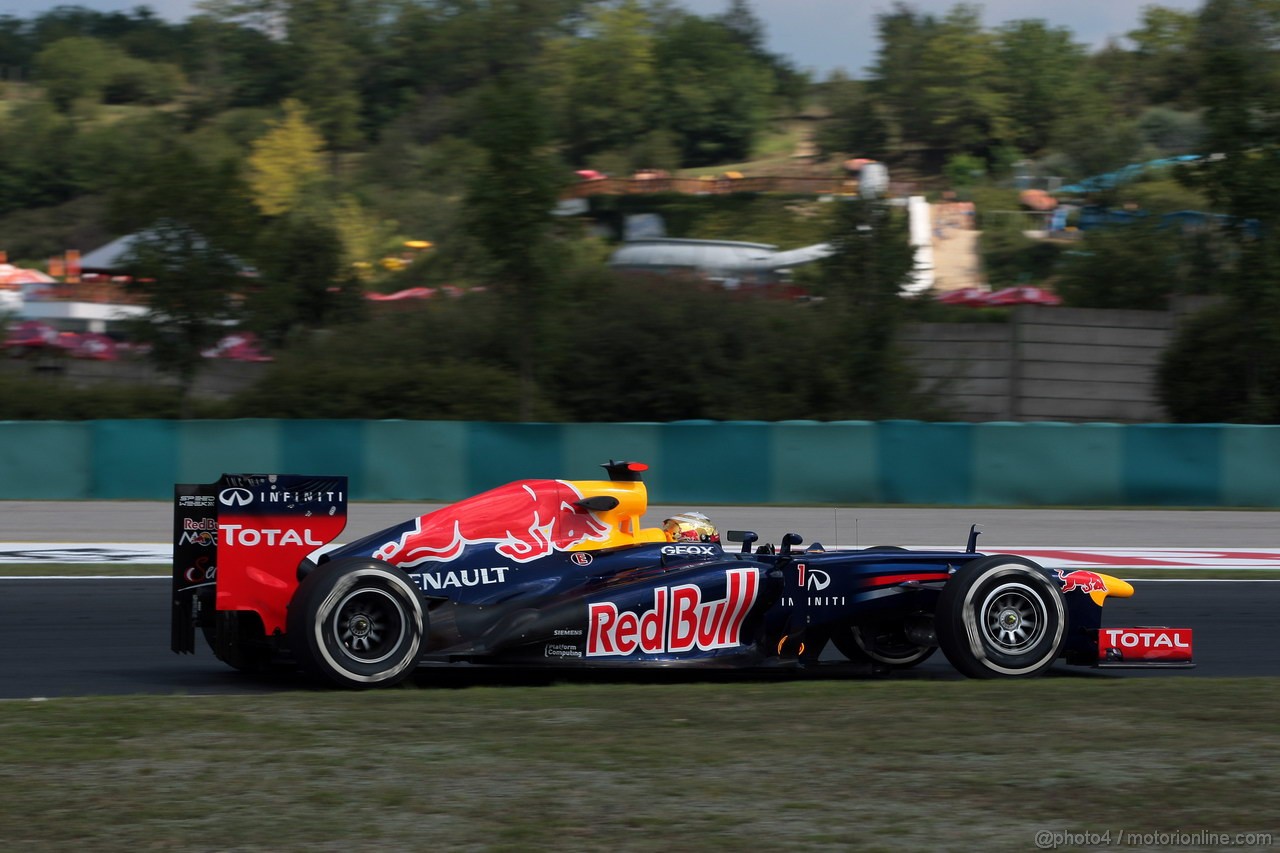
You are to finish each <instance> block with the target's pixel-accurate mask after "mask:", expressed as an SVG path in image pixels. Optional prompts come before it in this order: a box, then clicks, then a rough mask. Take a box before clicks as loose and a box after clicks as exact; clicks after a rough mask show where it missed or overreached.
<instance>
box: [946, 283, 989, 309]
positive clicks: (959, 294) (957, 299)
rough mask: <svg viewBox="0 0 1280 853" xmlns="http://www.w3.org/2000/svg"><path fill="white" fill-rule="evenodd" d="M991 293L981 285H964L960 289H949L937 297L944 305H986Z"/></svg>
mask: <svg viewBox="0 0 1280 853" xmlns="http://www.w3.org/2000/svg"><path fill="white" fill-rule="evenodd" d="M990 295H991V294H989V293H987V291H986V290H985V289H983V288H981V287H962V288H960V289H959V290H949V291H947V292H946V293H943V294H942V295H940V296H938V297H937V300H936V301H938V302H941V303H942V304H943V305H986V304H987V297H988V296H990Z"/></svg>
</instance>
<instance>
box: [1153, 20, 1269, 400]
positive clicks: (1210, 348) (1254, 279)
mask: <svg viewBox="0 0 1280 853" xmlns="http://www.w3.org/2000/svg"><path fill="white" fill-rule="evenodd" d="M1277 47H1280V7H1278V6H1277V5H1276V4H1275V3H1273V2H1269V0H1208V2H1206V3H1205V5H1204V8H1203V9H1202V10H1201V12H1200V16H1199V26H1198V28H1197V34H1196V39H1195V52H1196V54H1197V55H1198V56H1199V59H1200V66H1199V71H1200V86H1199V92H1200V98H1201V103H1202V104H1203V106H1204V107H1205V124H1206V128H1207V131H1208V139H1207V146H1206V147H1207V150H1209V151H1212V152H1214V153H1213V156H1212V157H1210V158H1208V160H1207V162H1204V163H1203V164H1201V165H1200V166H1199V167H1198V168H1197V169H1196V170H1194V171H1193V172H1190V173H1188V179H1189V180H1191V181H1192V182H1193V183H1194V184H1196V185H1198V186H1199V187H1200V188H1202V189H1204V190H1205V191H1206V192H1208V193H1209V196H1210V198H1211V199H1213V201H1214V202H1215V204H1217V205H1218V206H1220V207H1221V208H1222V209H1224V210H1226V212H1227V213H1228V214H1230V217H1231V218H1230V220H1229V222H1230V225H1229V227H1228V228H1227V231H1226V233H1227V236H1228V238H1229V240H1230V241H1231V243H1232V246H1233V249H1234V252H1235V254H1236V257H1237V260H1236V262H1235V263H1234V264H1233V266H1232V268H1231V270H1230V271H1229V272H1228V274H1226V275H1224V276H1223V278H1222V280H1221V289H1222V291H1223V292H1224V293H1225V296H1226V302H1225V304H1224V305H1222V306H1221V307H1219V308H1216V309H1213V313H1212V314H1210V315H1205V317H1203V318H1199V319H1197V320H1196V321H1195V322H1192V323H1189V324H1187V326H1186V327H1185V328H1184V329H1183V330H1182V332H1181V333H1180V334H1179V336H1178V338H1177V340H1176V341H1175V343H1174V345H1173V346H1172V347H1171V348H1170V350H1169V353H1168V354H1167V356H1166V360H1165V362H1164V365H1163V367H1162V373H1161V387H1162V395H1163V399H1164V400H1165V403H1166V405H1167V406H1168V407H1169V409H1170V411H1171V412H1172V413H1173V414H1174V415H1175V416H1176V417H1179V418H1193V419H1198V418H1201V417H1204V415H1205V414H1206V413H1207V412H1213V413H1215V414H1216V415H1217V417H1216V418H1215V419H1216V420H1223V421H1247V422H1255V423H1258V422H1261V423H1276V422H1280V245H1278V241H1277V240H1276V234H1277V233H1280V200H1278V199H1280V119H1277V116H1278V115H1280V88H1278V87H1277V82H1278V81H1280V54H1278V53H1277ZM1224 338H1225V339H1226V340H1228V341H1229V342H1230V349H1229V350H1228V351H1227V352H1226V353H1222V354H1219V353H1217V352H1215V348H1216V347H1219V346H1221V345H1222V343H1223V339H1224ZM1228 355H1229V356H1230V365H1229V366H1230V367H1231V368H1232V372H1231V373H1230V374H1218V375H1216V376H1214V377H1209V376H1207V375H1205V374H1204V373H1203V372H1202V371H1198V370H1196V369H1195V368H1194V367H1193V365H1194V364H1195V363H1198V362H1203V363H1211V362H1212V361H1213V360H1214V359H1219V360H1220V361H1221V360H1225V359H1226V358H1227V356H1228ZM1224 376H1229V379H1224ZM1224 383H1227V384H1230V385H1231V386H1233V387H1232V389H1231V390H1230V392H1227V391H1225V390H1224V389H1223V387H1222V386H1223V385H1224Z"/></svg>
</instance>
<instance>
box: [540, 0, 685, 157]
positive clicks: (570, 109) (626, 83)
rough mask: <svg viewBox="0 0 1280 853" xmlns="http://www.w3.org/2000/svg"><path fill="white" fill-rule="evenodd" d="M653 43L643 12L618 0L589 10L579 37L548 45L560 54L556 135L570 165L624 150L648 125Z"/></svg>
mask: <svg viewBox="0 0 1280 853" xmlns="http://www.w3.org/2000/svg"><path fill="white" fill-rule="evenodd" d="M654 44H655V38H654V33H653V26H652V24H651V22H650V21H649V19H648V16H647V15H646V13H645V10H644V9H643V8H642V7H641V5H640V4H639V2H637V0H624V2H623V3H621V4H619V5H618V6H616V7H607V6H602V7H598V8H596V9H593V10H592V11H591V13H590V18H589V19H588V22H587V25H586V28H585V31H584V32H583V33H582V34H581V35H579V36H575V37H573V38H564V39H561V40H558V41H557V44H555V45H552V48H551V49H552V50H553V51H560V52H562V53H563V59H562V62H563V67H564V72H565V76H566V82H565V84H564V94H563V96H562V109H563V110H564V120H563V129H562V135H563V137H564V138H565V139H566V140H567V141H568V148H569V155H570V157H571V158H572V160H573V161H574V162H575V163H583V162H586V158H588V157H590V156H591V155H593V154H598V153H600V152H602V151H609V150H621V149H625V148H628V147H630V146H631V145H633V144H634V143H635V141H636V140H637V139H639V138H640V137H642V136H644V135H645V133H646V132H647V131H648V130H649V129H650V128H651V127H652V126H653V124H654V122H655V119H656V118H657V116H656V114H655V113H656V111H657V110H658V109H659V108H660V107H661V104H660V102H659V101H658V99H657V76H656V73H655V67H654ZM645 165H651V164H645Z"/></svg>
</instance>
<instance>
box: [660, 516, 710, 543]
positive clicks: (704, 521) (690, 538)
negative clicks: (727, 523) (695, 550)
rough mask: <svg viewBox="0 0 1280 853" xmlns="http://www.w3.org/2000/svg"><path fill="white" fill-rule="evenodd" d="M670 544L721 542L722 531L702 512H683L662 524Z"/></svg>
mask: <svg viewBox="0 0 1280 853" xmlns="http://www.w3.org/2000/svg"><path fill="white" fill-rule="evenodd" d="M662 529H663V531H664V532H665V533H666V534H667V540H668V541H670V542H719V541H720V531H718V530H716V526H715V525H714V524H712V523H711V519H709V518H707V517H706V516H705V515H703V514H702V513H700V512H682V513H680V514H679V515H673V516H671V517H670V518H668V519H665V520H664V521H663V522H662Z"/></svg>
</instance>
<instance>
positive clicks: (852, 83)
mask: <svg viewBox="0 0 1280 853" xmlns="http://www.w3.org/2000/svg"><path fill="white" fill-rule="evenodd" d="M822 91H823V100H824V102H825V104H826V107H827V109H828V110H830V113H831V117H830V118H829V119H828V120H827V121H825V122H824V123H823V124H822V126H821V127H820V129H819V130H818V134H817V143H818V146H819V148H821V150H822V151H823V152H824V153H826V154H835V153H842V154H848V155H852V156H859V157H869V158H871V159H873V160H875V159H880V158H882V157H885V156H887V155H888V154H889V151H890V137H889V127H888V123H887V122H886V121H885V118H884V115H883V112H884V109H883V107H881V106H880V105H879V104H878V103H877V101H876V99H875V98H874V97H873V96H872V95H871V93H870V92H869V91H868V90H867V87H866V84H865V83H862V82H860V81H857V80H849V79H848V78H845V77H843V76H837V77H835V78H834V79H832V80H830V81H828V82H827V83H826V84H825V85H824V86H823V90H822Z"/></svg>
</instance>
